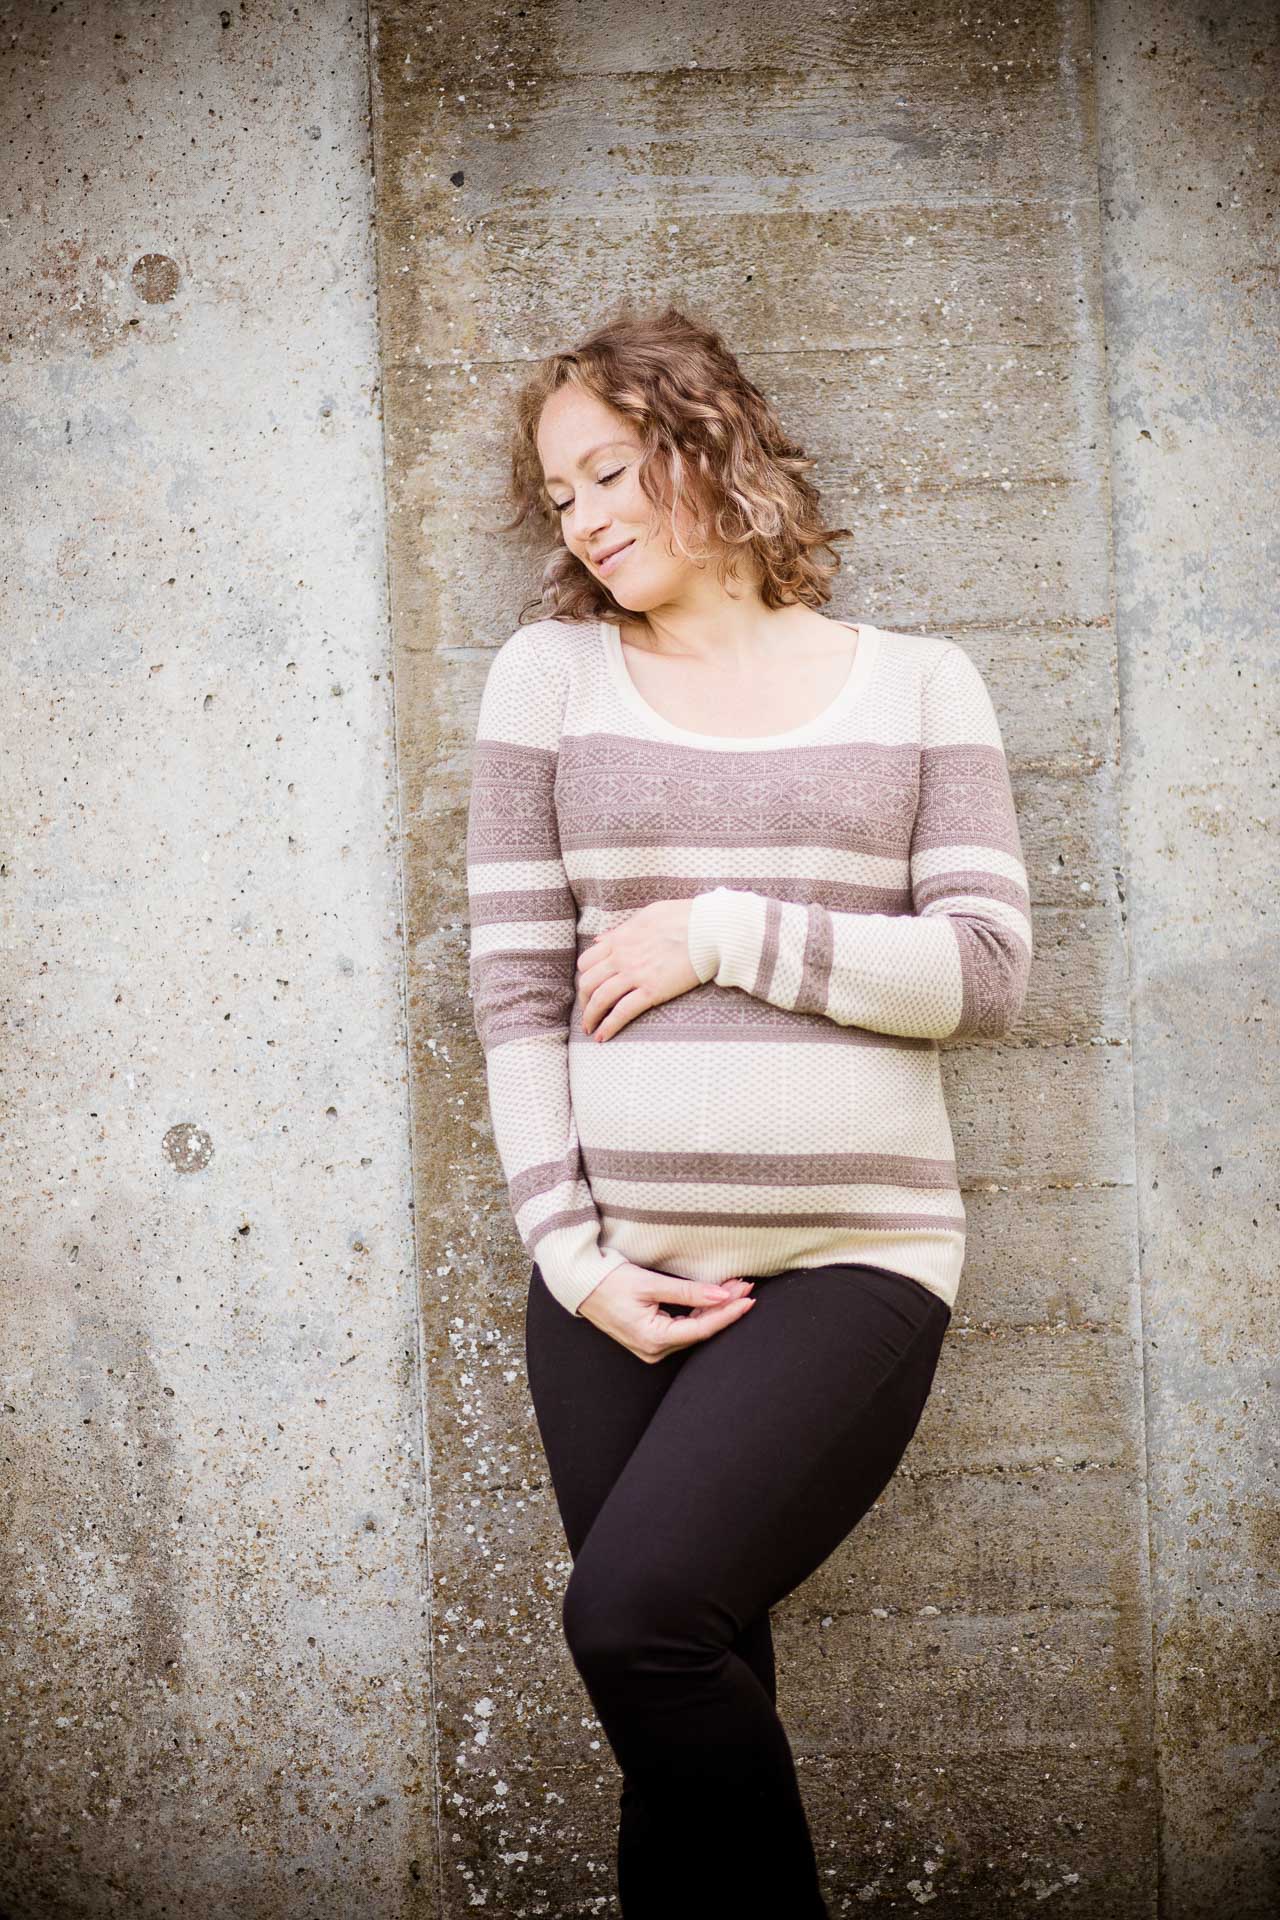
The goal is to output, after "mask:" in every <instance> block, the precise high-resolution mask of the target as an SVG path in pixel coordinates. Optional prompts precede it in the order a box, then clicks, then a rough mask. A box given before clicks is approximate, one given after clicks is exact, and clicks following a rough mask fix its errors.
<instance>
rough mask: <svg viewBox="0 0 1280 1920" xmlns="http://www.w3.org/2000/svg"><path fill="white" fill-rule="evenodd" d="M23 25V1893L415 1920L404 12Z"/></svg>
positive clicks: (1, 1844)
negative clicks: (389, 506)
mask: <svg viewBox="0 0 1280 1920" xmlns="http://www.w3.org/2000/svg"><path fill="white" fill-rule="evenodd" d="M3 24H4V35H3V45H2V48H0V62H2V74H3V79H2V84H0V98H2V101H3V105H2V106H0V112H2V113H3V117H4V137H3V146H4V152H5V156H6V163H7V166H6V177H7V179H8V181H9V187H8V191H7V197H6V218H5V223H4V229H3V235H4V263H3V274H4V288H3V310H4V316H5V317H4V322H3V327H2V328H0V358H2V359H3V363H4V364H3V370H2V378H3V387H4V399H3V420H2V430H0V463H2V466H3V472H2V473H0V487H2V489H3V494H4V499H5V504H6V512H7V514H8V516H9V520H10V525H11V526H12V527H13V529H14V532H15V535H16V539H15V542H14V546H11V547H10V551H9V564H8V567H7V577H6V581H5V593H6V606H5V615H4V631H5V646H4V652H3V659H2V660H0V698H2V699H3V710H4V717H5V754H4V759H3V763H2V764H3V782H4V807H5V817H6V821H7V825H8V829H9V831H8V835H7V848H6V852H5V858H4V865H3V878H2V884H3V887H4V889H5V899H6V904H7V906H8V914H7V919H6V942H7V953H6V958H5V965H4V976H5V977H4V990H5V996H6V1014H5V1035H6V1061H5V1066H6V1069H7V1073H6V1080H7V1086H8V1096H9V1098H8V1117H7V1120H6V1122H5V1125H4V1131H5V1136H6V1138H5V1154H4V1180H5V1187H6V1196H5V1227H6V1248H5V1292H4V1360H3V1373H4V1378H3V1392H2V1395H0V1399H2V1401H3V1406H2V1408H0V1470H2V1473H3V1507H2V1512H3V1530H4V1549H3V1553H4V1557H3V1566H2V1568H0V1588H2V1590H3V1617H2V1620H0V1772H2V1777H0V1909H2V1910H3V1911H4V1913H5V1914H6V1916H8V1920H18V1917H19V1916H23V1917H24V1920H25V1917H26V1916H41V1917H43V1916H50V1917H51V1920H52V1916H57V1920H66V1917H67V1916H73V1915H100V1914H101V1915H106V1914H112V1915H117V1914H118V1915H124V1914H128V1915H131V1916H151V1915H161V1914H165V1915H178V1914H192V1915H209V1916H216V1917H217V1920H224V1917H225V1920H230V1917H231V1916H235V1920H258V1917H259V1916H261V1917H262V1920H266V1916H276V1915H285V1914H288V1915H295V1914H301V1913H306V1914H309V1915H332V1916H334V1920H338V1916H341V1920H353V1917H354V1916H366V1915H367V1916H370V1920H373V1917H374V1916H377V1920H389V1917H390V1916H397V1917H398V1916H402V1915H410V1914H426V1913H429V1912H433V1911H434V1904H433V1901H432V1898H431V1887H432V1884H433V1879H434V1873H435V1867H434V1847H435V1842H434V1819H433V1794H432V1782H433V1777H434V1756H433V1753H432V1748H431V1712H430V1687H431V1682H430V1674H429V1656H430V1644H429V1635H428V1632H427V1623H426V1618H425V1608H426V1604H427V1583H426V1579H425V1568H424V1544H425V1543H424V1526H425V1512H426V1505H425V1483H424V1470H423V1457H422V1444H421V1439H422V1429H421V1415H420V1400H419V1391H418V1388H419V1355H418V1346H417V1320H416V1314H415V1298H414V1263H413V1235H412V1213H411V1210H410V1166H409V1156H408V1148H407V1084H406V1081H407V1073H406V1067H405V1056H404V996H403V964H402V949H401V925H400V882H399V863H398V858H397V843H396V826H397V815H396V807H397V793H396V784H395V769H394V728H393V710H392V682H391V678H390V673H389V667H390V659H389V644H388V627H387V614H386V581H385V561H384V552H385V527H384V519H383V512H382V497H383V496H382V486H381V477H382V476H381V459H382V448H381V434H380V421H379V377H378V363H377V330H376V321H375V286H374V278H373V258H372V245H371V229H372V213H373V207H372V185H371V180H372V176H371V170H370V160H369V138H368V94H367V67H366V23H365V19H364V15H363V11H362V10H360V9H357V10H356V11H355V12H354V13H349V12H348V11H347V10H346V9H344V8H341V7H333V6H325V7H319V8H318V7H302V8H297V9H290V8H281V9H275V10H267V9H252V10H247V9H246V8H244V7H241V6H229V7H228V8H227V10H226V12H225V13H223V14H222V15H221V17H220V14H219V9H218V8H217V7H216V6H212V7H203V8H187V7H179V6H176V5H171V4H168V3H167V0H164V3H162V4H154V3H152V4H148V5H145V6H144V5H125V4H113V5H109V6H104V5H97V4H93V3H92V0H77V3H75V4H67V0H64V3H63V4H62V5H60V6H52V5H50V6H39V7H37V6H35V5H19V6H12V5H10V6H7V7H6V8H5V9H4V16H3ZM15 546H16V553H15V551H14V547H15ZM431 1253H432V1264H433V1268H435V1267H437V1266H438V1264H439V1263H446V1262H447V1260H448V1254H447V1252H446V1251H445V1250H444V1249H443V1248H442V1247H440V1246H439V1245H436V1246H433V1247H432V1249H431Z"/></svg>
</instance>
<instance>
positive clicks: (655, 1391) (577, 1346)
mask: <svg viewBox="0 0 1280 1920" xmlns="http://www.w3.org/2000/svg"><path fill="white" fill-rule="evenodd" d="M755 1311H756V1309H755V1308H754V1307H753V1308H752V1310H751V1312H752V1313H754V1312H755ZM750 1317H751V1315H750V1314H748V1315H747V1318H748V1319H750ZM524 1345H525V1365H526V1367H527V1368H528V1373H529V1392H530V1396H531V1398H532V1400H533V1410H534V1415H535V1417H536V1419H537V1422H538V1431H539V1434H540V1436H541V1439H542V1449H543V1452H544V1453H545V1454H546V1457H547V1467H548V1469H549V1471H550V1474H551V1485H552V1489H553V1491H554V1493H555V1496H556V1505H557V1506H558V1507H559V1509H560V1518H561V1520H562V1522H563V1524H564V1531H565V1538H566V1539H567V1540H568V1543H569V1551H570V1553H571V1554H573V1555H574V1556H575V1557H576V1556H577V1554H578V1552H579V1550H580V1548H581V1546H582V1543H583V1541H584V1540H585V1539H586V1537H587V1534H588V1532H589V1530H590V1528H591V1524H592V1522H593V1521H594V1519H595V1517H596V1515H597V1513H598V1512H599V1511H600V1508H601V1507H602V1506H603V1505H604V1502H605V1499H606V1497H607V1496H608V1494H609V1493H610V1491H611V1490H612V1488H613V1486H614V1484H615V1482H616V1481H617V1478H618V1476H619V1474H620V1473H621V1472H622V1469H623V1467H624V1466H625V1465H626V1463H627V1461H628V1460H629V1459H630V1458H631V1455H632V1454H633V1453H634V1451H635V1448H636V1445H637V1443H638V1442H639V1439H640V1436H641V1434H643V1433H644V1431H645V1430H646V1428H647V1427H648V1425H649V1422H650V1420H651V1419H652V1418H653V1415H654V1413H655V1412H656V1410H657V1408H658V1407H659V1406H660V1404H661V1402H662V1400H663V1398H664V1397H665V1395H666V1393H667V1391H668V1389H669V1388H670V1387H671V1385H672V1383H673V1382H674V1380H675V1378H676V1374H677V1372H678V1371H679V1368H680V1366H681V1364H682V1361H683V1355H670V1356H668V1358H667V1359H666V1360H661V1361H659V1362H657V1363H656V1364H655V1365H650V1364H649V1363H648V1362H647V1361H644V1360H640V1359H638V1358H637V1357H636V1355H635V1354H634V1353H631V1352H630V1351H629V1350H628V1349H627V1348H626V1347H624V1346H622V1345H620V1344H619V1342H618V1341H616V1340H614V1339H613V1338H612V1337H611V1335H609V1334H607V1333H605V1332H603V1331H602V1329H601V1328H599V1327H596V1326H593V1325H592V1323H591V1321H590V1320H584V1319H583V1318H582V1317H581V1315H580V1314H575V1313H567V1312H566V1311H565V1309H564V1308H563V1307H562V1306H561V1305H560V1302H559V1301H558V1300H557V1299H556V1298H555V1296H554V1295H553V1294H552V1293H551V1292H550V1291H549V1290H548V1288H547V1283H546V1281H545V1280H544V1279H543V1277H542V1272H541V1269H540V1268H539V1267H538V1266H537V1265H536V1263H535V1265H534V1268H533V1272H532V1273H531V1274H530V1276H529V1296H528V1301H527V1304H526V1307H525V1333H524Z"/></svg>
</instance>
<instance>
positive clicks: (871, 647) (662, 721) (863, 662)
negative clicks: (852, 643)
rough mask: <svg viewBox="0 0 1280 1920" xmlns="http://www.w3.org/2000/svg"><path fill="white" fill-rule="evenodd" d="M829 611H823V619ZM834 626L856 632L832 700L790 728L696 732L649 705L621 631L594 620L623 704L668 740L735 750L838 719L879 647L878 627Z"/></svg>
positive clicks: (770, 743)
mask: <svg viewBox="0 0 1280 1920" xmlns="http://www.w3.org/2000/svg"><path fill="white" fill-rule="evenodd" d="M829 617H830V616H829V615H827V614H824V615H823V619H824V620H825V619H827V618H829ZM832 624H833V625H834V626H838V627H848V628H849V630H850V631H851V632H852V633H856V634H857V636H858V646H857V651H856V652H855V654H854V656H853V662H852V665H851V666H850V668H849V671H848V673H847V674H846V675H845V678H844V682H843V684H842V685H841V687H840V691H839V692H838V693H837V694H836V696H835V698H834V700H831V701H829V702H828V703H827V705H826V706H825V707H824V708H823V709H822V711H821V712H820V713H816V714H815V715H814V716H813V718H812V719H811V720H802V721H801V723H800V725H799V726H798V727H788V728H787V730H786V732H785V733H737V734H735V733H697V732H695V731H694V729H693V728H692V727H680V726H677V725H676V723H675V721H674V720H668V719H667V718H666V716H665V714H661V713H659V712H658V709H657V708H656V707H651V706H650V705H649V702H648V701H647V700H646V699H645V697H644V695H643V694H642V693H641V691H640V689H639V687H638V686H637V685H636V683H635V681H634V680H633V679H632V678H631V675H630V673H629V671H628V669H627V662H626V656H625V655H624V653H623V651H622V635H621V633H620V632H619V630H618V628H617V626H616V625H615V624H614V623H613V621H611V620H597V621H596V626H597V628H598V629H599V632H600V638H601V641H602V644H603V646H604V652H605V659H606V661H607V663H608V667H609V672H610V674H611V676H612V678H613V681H614V684H615V686H616V687H617V689H618V692H619V693H620V694H621V696H622V698H623V699H624V700H625V701H626V702H627V704H628V705H629V706H630V707H632V708H633V709H634V711H635V712H637V713H639V714H641V715H642V716H643V718H644V719H645V720H646V721H647V722H648V723H649V725H650V726H651V727H653V728H655V729H656V730H657V731H658V732H659V733H661V734H662V735H664V736H665V738H667V739H668V740H682V741H686V742H689V743H691V744H692V745H694V746H699V747H715V748H718V749H720V751H721V752H726V753H734V752H738V751H741V750H742V749H746V750H748V751H750V750H752V749H754V748H768V747H785V746H790V745H792V744H794V743H795V742H796V741H800V740H807V739H809V738H810V737H811V735H813V734H815V733H820V732H821V731H822V729H823V728H824V727H826V726H828V725H829V724H830V722H831V721H833V720H837V719H839V718H840V716H841V715H842V714H843V713H844V711H845V709H846V708H847V707H848V706H849V705H850V703H851V702H852V701H853V699H854V697H855V695H857V694H858V693H859V692H860V691H861V690H862V687H863V686H864V685H865V683H866V680H867V676H868V674H869V673H870V672H871V668H872V666H873V664H874V659H875V655H876V652H877V651H878V648H879V641H880V629H879V628H878V627H873V626H871V625H869V624H868V622H867V621H865V620H835V621H833V622H832Z"/></svg>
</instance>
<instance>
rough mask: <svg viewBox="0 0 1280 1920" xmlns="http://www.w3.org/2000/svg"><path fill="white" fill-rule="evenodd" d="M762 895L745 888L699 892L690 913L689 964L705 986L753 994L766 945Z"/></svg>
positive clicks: (725, 888)
mask: <svg viewBox="0 0 1280 1920" xmlns="http://www.w3.org/2000/svg"><path fill="white" fill-rule="evenodd" d="M766 905H767V902H766V901H765V898H764V896H763V894H759V893H752V892H751V891H750V890H749V889H748V888H745V887H713V888H712V889H711V891H710V892H709V893H696V894H695V895H694V897H693V902H692V906H691V909H690V913H689V964H690V965H691V966H692V968H693V970H694V972H695V973H696V974H697V976H698V978H699V980H700V981H702V982H703V984H704V985H705V984H706V982H707V981H708V980H714V981H715V983H716V985H717V986H719V987H742V988H743V989H744V990H745V991H746V992H747V993H750V992H751V991H752V988H753V987H754V985H755V982H756V978H757V975H758V974H759V970H760V953H761V949H762V948H763V945H764V916H765V909H766Z"/></svg>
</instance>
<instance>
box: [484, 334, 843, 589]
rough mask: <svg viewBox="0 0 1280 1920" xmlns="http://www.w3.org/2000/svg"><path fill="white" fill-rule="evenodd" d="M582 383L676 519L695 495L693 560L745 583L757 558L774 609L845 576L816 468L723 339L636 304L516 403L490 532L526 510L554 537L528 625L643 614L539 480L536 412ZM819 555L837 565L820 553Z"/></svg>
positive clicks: (557, 359)
mask: <svg viewBox="0 0 1280 1920" xmlns="http://www.w3.org/2000/svg"><path fill="white" fill-rule="evenodd" d="M571 380H572V381H575V382H576V383H577V385H578V386H579V387H581V388H583V389H584V390H585V391H586V392H588V393H592V394H594V395H595V396H596V398H597V399H599V400H602V401H603V402H604V403H605V404H606V405H607V406H609V407H611V408H612V409H613V411H614V412H615V413H618V414H621V415H622V416H623V418H624V419H626V420H627V421H628V422H629V423H630V425H631V426H632V427H633V428H634V429H635V431H636V433H637V435H638V437H639V438H640V440H641V441H642V443H643V452H642V454H641V458H640V463H639V467H638V470H637V472H638V478H639V481H640V484H641V486H642V487H643V489H644V491H645V493H646V494H647V495H648V497H649V499H650V500H651V501H652V502H653V505H654V507H655V509H656V510H657V512H658V513H659V514H660V515H669V516H670V518H671V521H672V523H673V531H674V521H675V516H676V513H677V512H678V510H679V507H680V505H681V502H682V501H683V500H684V499H686V498H687V499H688V500H689V502H690V504H691V505H692V508H693V512H694V524H695V525H696V526H697V528H698V531H699V533H700V534H701V536H702V545H701V547H700V548H699V549H697V550H696V551H695V550H691V549H690V548H688V547H687V546H685V544H684V542H683V541H682V540H680V539H679V537H678V534H677V535H676V538H677V544H678V545H679V547H680V550H681V551H682V552H683V553H684V554H685V555H686V557H687V558H689V559H692V560H703V559H706V558H708V557H711V556H712V555H713V554H714V557H715V560H716V565H717V568H718V571H719V573H720V578H721V580H722V581H723V580H724V579H725V578H726V577H727V576H728V575H730V574H732V575H733V576H735V577H736V575H737V571H738V569H737V564H736V561H737V556H738V555H739V554H740V553H742V552H743V551H746V550H749V551H750V553H751V554H752V555H753V556H754V558H755V561H756V563H757V566H758V569H759V593H760V598H761V600H762V601H763V602H764V604H765V606H767V607H782V606H788V605H794V604H797V603H799V604H801V605H804V606H809V607H818V606H822V605H824V604H825V603H826V601H828V600H829V599H830V597H831V592H830V585H829V582H830V580H831V579H832V577H833V576H834V575H835V574H836V573H837V572H838V571H839V567H840V556H839V554H838V553H836V552H835V549H834V548H833V547H832V546H831V544H830V543H831V542H832V541H833V540H836V539H839V538H842V537H852V536H851V529H850V528H848V527H825V526H823V524H822V516H821V514H820V513H819V510H818V491H817V488H816V487H814V486H813V485H812V483H811V482H810V481H809V480H808V479H806V478H805V474H806V470H807V469H808V468H810V467H812V466H814V465H815V464H816V463H815V462H814V461H813V460H811V459H809V458H808V457H807V456H806V454H805V452H804V449H803V447H801V446H799V445H798V444H797V443H796V442H795V441H794V440H791V439H789V438H788V436H787V434H786V433H785V432H784V431H783V428H782V424H781V422H780V421H779V419H778V416H777V414H776V413H775V411H774V409H773V408H772V406H770V404H769V402H768V401H767V400H766V399H765V397H764V395H763V394H762V393H761V392H760V390H759V388H758V387H755V386H753V385H752V383H751V381H750V380H748V378H747V376H746V375H745V373H743V371H742V368H741V367H740V366H739V365H738V362H737V360H736V359H735V357H734V355H733V354H732V353H731V352H730V350H729V348H728V347H727V346H726V345H725V342H724V340H723V338H722V337H721V335H720V334H719V333H717V332H716V330H715V329H714V328H713V327H710V326H704V325H701V324H699V322H698V321H696V320H693V319H691V318H690V317H689V315H688V314H686V313H683V312H682V311H681V310H680V309H679V308H678V307H674V306H670V305H667V306H660V307H659V306H653V307H648V308H637V307H635V306H634V305H633V304H632V303H631V302H630V301H627V302H624V304H623V305H622V306H621V307H620V308H619V309H618V310H616V311H615V313H614V314H613V316H612V317H611V318H609V319H607V320H605V321H604V323H603V324H602V325H601V326H598V327H597V328H596V329H595V330H594V331H593V332H591V333H589V334H588V335H587V336H586V338H585V339H584V340H582V341H580V342H579V344H578V345H577V346H575V347H568V348H565V349H563V350H562V351H560V352H557V353H553V354H551V355H550V357H549V358H548V359H546V360H545V361H543V362H542V363H541V364H540V365H539V367H538V369H537V371H536V372H535V373H534V374H533V376H532V377H531V378H530V379H529V380H527V381H526V382H525V384H524V385H523V386H522V387H521V388H520V389H519V390H518V392H517V394H516V397H515V414H516V419H515V428H514V432H513V435H512V446H511V478H510V483H509V489H508V497H509V500H510V502H511V505H512V507H513V517H512V518H511V519H510V520H508V521H507V522H506V523H505V524H504V525H503V526H501V527H498V528H497V529H495V531H497V532H499V533H511V532H514V531H515V529H516V528H517V527H520V526H522V525H523V523H524V522H525V520H526V519H528V518H529V516H530V515H533V516H534V518H535V523H536V524H537V525H539V526H543V525H545V526H546V528H547V529H548V531H549V532H551V533H553V534H554V535H555V546H554V549H553V551H552V553H551V554H550V556H549V557H548V559H547V561H546V563H545V565H544V566H543V570H542V593H541V597H540V599H538V600H535V601H534V602H532V603H531V604H530V605H526V606H525V607H524V608H523V609H522V612H521V618H522V620H525V621H527V620H533V619H548V618H550V619H565V620H570V619H573V620H577V619H613V620H618V619H620V618H621V617H622V616H623V615H625V616H626V617H627V618H628V619H636V618H637V617H638V616H636V615H635V614H633V613H632V612H631V611H630V610H629V609H627V608H623V607H620V606H619V604H618V602H617V601H616V600H615V599H614V598H613V596H612V594H611V593H610V592H609V590H608V587H607V586H606V585H605V583H604V582H603V581H601V580H597V579H596V578H595V576H594V574H592V573H591V572H590V571H589V570H588V569H587V568H586V567H585V566H583V564H582V562H581V561H580V560H579V559H578V557H577V556H576V554H573V553H571V552H570V551H569V549H568V548H567V547H566V546H565V544H564V540H563V537H562V535H561V533H560V526H559V516H558V514H557V513H556V512H555V510H554V508H553V506H552V504H551V499H550V495H549V493H548V491H547V488H546V484H545V482H544V480H543V477H542V463H541V461H540V459H539V457H538V447H537V440H536V435H537V431H538V421H539V419H540V418H541V415H542V409H543V407H544V406H545V405H546V403H547V401H548V400H549V399H550V397H551V395H552V394H553V393H555V392H556V390H557V389H558V388H559V387H561V386H564V385H565V384H566V383H567V382H568V381H571ZM823 547H825V548H826V549H827V551H828V552H829V553H831V554H832V556H833V557H832V558H831V559H830V560H823V559H820V558H819V557H818V553H819V550H820V549H821V548H823Z"/></svg>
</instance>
